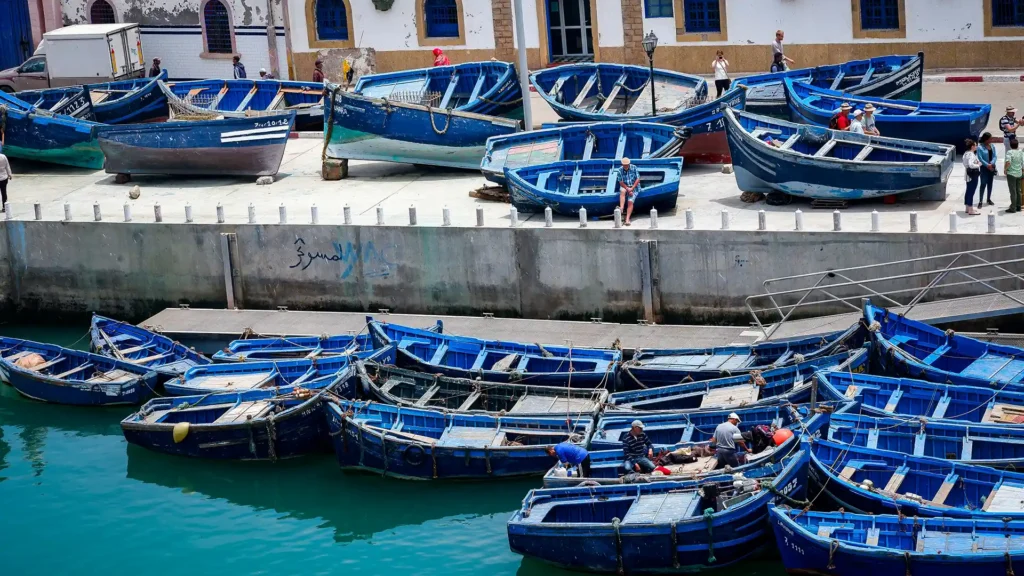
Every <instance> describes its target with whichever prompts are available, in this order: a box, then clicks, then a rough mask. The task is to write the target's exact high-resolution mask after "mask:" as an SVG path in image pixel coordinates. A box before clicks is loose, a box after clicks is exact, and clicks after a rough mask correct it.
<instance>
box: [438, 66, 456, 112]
mask: <svg viewBox="0 0 1024 576" xmlns="http://www.w3.org/2000/svg"><path fill="white" fill-rule="evenodd" d="M458 85H459V75H458V74H452V80H451V82H449V83H448V88H447V89H446V90H445V91H444V97H443V98H441V104H440V105H438V108H449V107H450V106H449V104H450V103H451V101H452V95H454V94H455V88H456V87H458Z"/></svg>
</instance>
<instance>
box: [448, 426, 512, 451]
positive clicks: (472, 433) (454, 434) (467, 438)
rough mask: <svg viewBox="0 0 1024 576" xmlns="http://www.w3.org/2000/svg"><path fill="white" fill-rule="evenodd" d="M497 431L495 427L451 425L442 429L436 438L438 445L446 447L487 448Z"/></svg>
mask: <svg viewBox="0 0 1024 576" xmlns="http://www.w3.org/2000/svg"><path fill="white" fill-rule="evenodd" d="M498 434H499V431H498V430H497V429H495V428H466V427H458V426H455V427H452V428H449V429H447V430H445V431H444V433H443V434H441V437H440V438H438V439H437V445H438V446H446V447H448V448H458V447H463V446H465V447H467V448H487V447H490V446H491V444H492V443H493V442H494V439H495V436H497V435H498Z"/></svg>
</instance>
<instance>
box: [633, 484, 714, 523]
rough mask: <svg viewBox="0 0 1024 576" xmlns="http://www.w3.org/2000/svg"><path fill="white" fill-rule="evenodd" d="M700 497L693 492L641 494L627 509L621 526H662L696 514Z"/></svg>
mask: <svg viewBox="0 0 1024 576" xmlns="http://www.w3.org/2000/svg"><path fill="white" fill-rule="evenodd" d="M699 505H700V496H699V495H698V494H697V492H696V491H693V492H669V493H667V494H643V495H641V496H640V497H639V498H637V499H636V502H635V503H634V504H633V505H632V506H630V507H629V511H628V512H626V515H625V516H624V517H623V518H622V523H623V524H664V523H668V522H673V521H677V520H682V519H684V518H690V517H692V516H694V515H695V514H696V511H697V507H698V506H699Z"/></svg>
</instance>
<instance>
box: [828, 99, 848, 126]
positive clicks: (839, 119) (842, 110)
mask: <svg viewBox="0 0 1024 576" xmlns="http://www.w3.org/2000/svg"><path fill="white" fill-rule="evenodd" d="M852 109H853V107H852V106H850V105H849V104H847V103H846V102H843V105H842V106H840V107H839V111H838V112H836V114H835V116H833V117H832V119H831V120H829V122H828V127H829V128H831V129H832V130H848V129H849V128H850V110H852Z"/></svg>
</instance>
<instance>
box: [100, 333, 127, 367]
mask: <svg viewBox="0 0 1024 576" xmlns="http://www.w3.org/2000/svg"><path fill="white" fill-rule="evenodd" d="M100 338H103V341H104V342H106V343H107V346H108V347H110V351H111V352H112V353H113V354H114V357H116V358H117V359H118V360H124V359H125V357H124V354H122V353H121V350H120V349H118V347H117V346H116V345H115V344H114V343H113V342H112V341H111V340H110V336H107V333H106V332H104V331H103V330H100Z"/></svg>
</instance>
